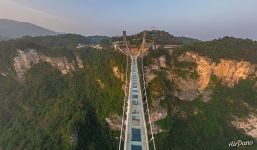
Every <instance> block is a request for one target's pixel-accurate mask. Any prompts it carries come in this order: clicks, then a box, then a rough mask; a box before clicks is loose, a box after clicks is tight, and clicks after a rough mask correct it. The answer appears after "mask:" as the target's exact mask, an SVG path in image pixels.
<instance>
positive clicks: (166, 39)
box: [112, 30, 198, 45]
mask: <svg viewBox="0 0 257 150" xmlns="http://www.w3.org/2000/svg"><path fill="white" fill-rule="evenodd" d="M142 37H143V32H140V33H138V34H135V35H131V36H128V37H127V40H128V41H130V43H131V44H135V45H140V44H141V43H142ZM112 40H113V41H122V37H113V38H112ZM153 40H154V41H155V43H157V44H160V45H165V44H175V45H177V44H178V45H180V44H186V43H192V42H196V41H198V40H196V39H193V38H187V37H175V36H173V35H171V34H169V33H168V32H165V31H159V30H151V31H148V30H147V31H146V41H147V42H148V43H149V42H150V43H151V42H152V41H153Z"/></svg>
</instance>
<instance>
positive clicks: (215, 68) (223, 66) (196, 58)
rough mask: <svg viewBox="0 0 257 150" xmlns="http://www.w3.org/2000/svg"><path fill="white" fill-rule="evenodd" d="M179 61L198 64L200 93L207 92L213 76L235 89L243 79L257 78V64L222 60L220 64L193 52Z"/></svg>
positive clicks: (186, 54)
mask: <svg viewBox="0 0 257 150" xmlns="http://www.w3.org/2000/svg"><path fill="white" fill-rule="evenodd" d="M178 61H180V62H182V61H186V62H196V63H197V67H196V71H197V73H198V75H199V78H198V79H197V84H198V90H199V92H200V93H203V92H204V91H205V90H206V88H207V87H208V85H209V83H210V79H211V76H212V75H215V76H216V77H217V78H218V79H220V80H221V81H222V83H223V84H224V85H226V86H228V87H234V85H236V84H237V83H238V81H239V80H241V79H248V78H256V77H257V64H251V63H250V62H247V61H236V60H226V59H220V62H219V63H216V62H213V61H212V60H211V59H209V58H207V57H203V56H200V55H198V54H196V53H193V52H186V53H185V54H183V55H181V56H180V57H179V58H178Z"/></svg>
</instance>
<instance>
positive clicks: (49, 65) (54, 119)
mask: <svg viewBox="0 0 257 150" xmlns="http://www.w3.org/2000/svg"><path fill="white" fill-rule="evenodd" d="M140 34H142V33H140ZM140 34H138V35H136V36H138V38H139V37H140ZM148 36H149V37H147V39H148V41H150V40H151V38H152V39H153V38H155V40H156V41H158V42H159V43H163V44H181V43H183V44H184V45H183V46H182V47H181V48H176V49H161V48H160V49H157V50H151V51H149V52H148V53H147V54H146V55H145V56H144V65H145V66H146V68H145V70H146V80H147V94H148V98H149V105H150V106H151V107H150V111H151V115H152V116H153V118H154V120H153V121H154V125H155V128H154V131H155V133H156V135H155V139H156V144H157V145H156V146H157V149H159V150H169V149H182V150H184V149H197V150H205V149H213V150H217V149H228V143H229V142H231V141H234V140H235V141H236V140H238V139H240V140H244V141H254V143H255V142H256V139H257V137H256V136H255V135H256V134H255V133H256V128H257V127H256V124H257V117H256V116H257V112H256V110H257V109H256V108H257V101H256V100H257V89H256V88H257V68H256V67H257V64H256V62H257V61H256V58H257V57H256V47H257V46H256V42H255V41H251V40H243V39H236V38H231V37H226V38H223V39H218V40H214V41H209V42H201V41H197V40H192V41H191V40H189V41H190V42H187V41H188V40H185V39H184V38H183V40H182V41H179V42H178V41H175V43H174V37H173V36H170V35H169V34H167V33H166V32H162V31H158V32H157V31H153V33H151V32H149V33H148ZM129 38H132V37H129ZM97 39H98V37H97ZM100 39H101V38H100ZM103 39H105V40H106V39H108V38H105V37H104V38H103ZM117 39H118V38H116V39H115V40H117ZM101 40H102V39H101ZM101 40H100V41H101ZM108 40H109V39H108ZM92 41H97V42H96V43H98V42H99V40H96V39H95V38H93V39H92V38H90V37H84V36H81V35H75V34H65V35H58V36H44V37H43V36H41V37H29V36H27V37H23V38H20V39H16V40H9V41H2V42H0V149H7V150H9V149H10V150H11V149H86V150H103V149H104V150H109V149H110V150H112V149H117V144H118V140H117V139H118V138H117V137H118V136H119V132H118V131H117V130H111V129H113V128H112V127H111V126H110V124H109V122H108V121H106V120H107V118H109V119H110V118H111V117H110V116H118V117H117V118H119V117H120V116H121V111H122V102H123V96H124V91H123V89H124V75H125V68H126V57H125V56H124V55H123V54H122V53H119V52H118V51H114V50H113V49H111V48H110V45H108V46H106V47H105V48H104V49H102V50H98V49H93V48H79V49H78V48H76V47H77V45H78V44H90V43H94V42H92ZM183 41H184V42H183ZM180 42H181V43H180ZM139 63H141V58H140V59H139ZM139 66H140V65H139ZM117 120H119V119H117ZM117 120H116V123H117V124H116V125H117V126H119V125H120V122H119V121H117ZM112 123H115V122H112ZM114 125H115V124H114ZM210 145H211V146H210ZM249 148H250V149H256V148H257V147H256V145H252V146H251V147H249Z"/></svg>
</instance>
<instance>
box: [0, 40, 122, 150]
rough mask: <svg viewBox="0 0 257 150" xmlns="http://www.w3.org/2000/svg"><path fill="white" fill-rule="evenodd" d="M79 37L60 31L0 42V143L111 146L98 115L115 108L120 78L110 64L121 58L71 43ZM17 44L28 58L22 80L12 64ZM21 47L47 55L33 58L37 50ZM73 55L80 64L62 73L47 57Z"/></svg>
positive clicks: (20, 146)
mask: <svg viewBox="0 0 257 150" xmlns="http://www.w3.org/2000/svg"><path fill="white" fill-rule="evenodd" d="M85 40H86V38H84V37H82V36H78V35H60V36H47V37H35V38H32V37H24V38H22V39H17V40H12V41H7V42H1V43H0V47H1V48H0V49H1V51H0V56H1V59H0V60H1V71H0V73H2V74H1V75H0V103H1V105H0V131H1V134H0V149H99V150H102V149H115V147H116V144H117V141H116V140H115V139H114V136H113V132H111V131H110V129H109V128H108V127H107V124H106V122H105V121H104V118H105V117H107V116H108V115H109V114H110V113H118V114H119V113H120V112H121V106H122V105H121V104H122V100H123V91H122V90H121V89H122V88H121V86H122V84H123V83H122V81H121V80H119V79H117V78H116V77H115V76H114V75H113V71H112V67H113V66H117V67H118V68H120V71H121V72H123V71H124V70H123V68H125V67H124V60H125V59H124V56H123V55H121V54H119V53H117V52H114V51H113V50H108V49H106V50H95V49H76V48H75V47H76V46H77V44H78V43H81V42H85ZM17 49H21V50H22V51H23V50H24V52H23V53H22V54H23V55H26V56H24V57H22V58H24V59H28V57H30V59H31V63H32V62H33V64H31V66H32V67H31V68H29V69H28V70H27V71H26V72H25V74H24V78H25V80H23V81H19V80H18V79H17V75H16V71H15V68H14V66H13V59H14V57H17ZM26 49H34V50H36V52H37V53H38V55H39V56H40V57H43V56H44V57H47V59H46V60H49V59H51V61H47V62H43V61H39V62H37V63H35V62H36V61H33V59H36V58H37V57H36V56H38V55H36V54H34V53H35V52H34V51H30V50H26ZM30 52H34V53H30ZM23 55H22V56H23ZM32 56H33V57H32ZM75 56H76V57H79V59H81V60H82V61H83V64H82V65H83V66H85V67H83V68H77V69H75V70H73V72H70V73H68V74H62V72H60V71H59V70H58V67H55V66H54V63H55V62H54V60H55V59H53V58H59V57H61V58H64V57H65V58H68V60H69V62H73V61H76V57H75ZM28 60H29V59H28ZM56 60H57V61H58V63H59V64H60V63H62V62H61V61H60V60H62V59H56ZM18 61H20V65H23V60H19V59H18ZM25 64H26V63H25ZM28 65H29V64H28Z"/></svg>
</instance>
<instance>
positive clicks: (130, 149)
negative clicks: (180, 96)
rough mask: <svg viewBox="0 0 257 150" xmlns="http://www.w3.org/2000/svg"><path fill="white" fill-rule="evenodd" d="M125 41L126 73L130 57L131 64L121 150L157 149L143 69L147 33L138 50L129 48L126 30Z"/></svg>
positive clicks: (125, 101)
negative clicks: (140, 69)
mask: <svg viewBox="0 0 257 150" xmlns="http://www.w3.org/2000/svg"><path fill="white" fill-rule="evenodd" d="M123 41H124V43H125V47H126V51H125V54H126V55H127V69H126V70H127V71H126V73H128V58H130V60H131V63H130V64H131V66H130V78H129V79H130V81H129V84H128V82H127V79H128V78H127V77H126V83H127V84H126V85H127V86H126V87H127V88H126V90H125V97H124V103H123V114H122V125H121V132H120V141H119V150H149V149H150V148H151V149H153V150H156V147H155V140H154V136H153V130H152V122H151V118H150V110H149V106H148V99H147V91H146V84H145V78H144V69H143V68H144V67H143V52H144V49H145V47H144V46H145V45H146V42H145V33H144V34H143V43H142V45H141V47H140V48H139V51H137V52H135V51H133V52H131V51H130V50H129V47H128V43H127V41H126V32H123ZM123 52H124V51H123ZM140 57H141V58H142V61H141V63H142V66H141V68H142V75H141V76H142V82H140V71H139V69H138V58H140ZM139 67H140V66H139ZM141 83H142V85H141Z"/></svg>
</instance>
